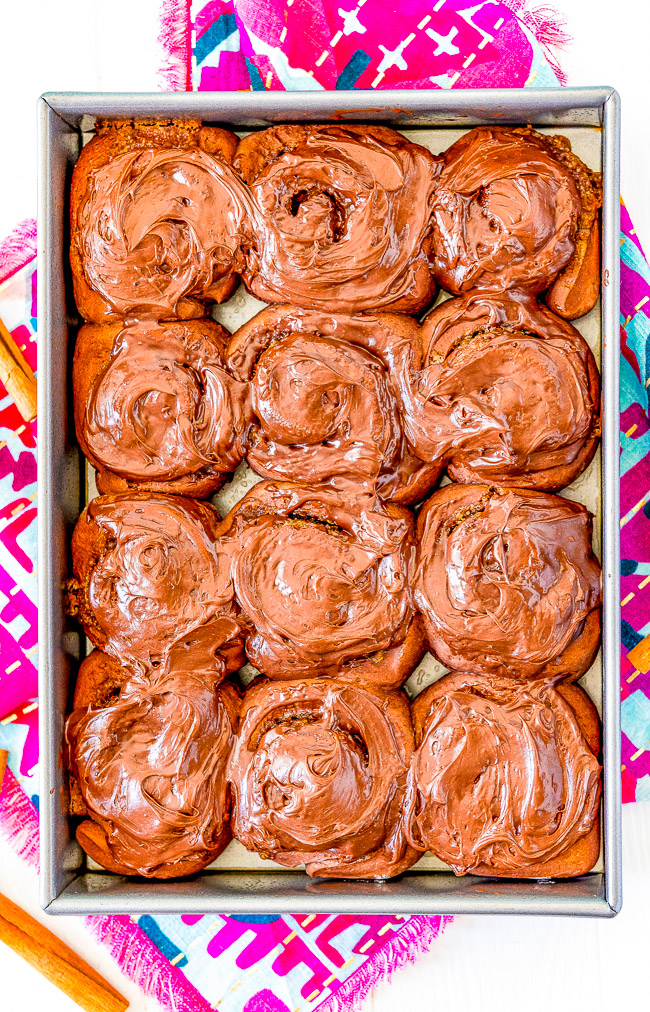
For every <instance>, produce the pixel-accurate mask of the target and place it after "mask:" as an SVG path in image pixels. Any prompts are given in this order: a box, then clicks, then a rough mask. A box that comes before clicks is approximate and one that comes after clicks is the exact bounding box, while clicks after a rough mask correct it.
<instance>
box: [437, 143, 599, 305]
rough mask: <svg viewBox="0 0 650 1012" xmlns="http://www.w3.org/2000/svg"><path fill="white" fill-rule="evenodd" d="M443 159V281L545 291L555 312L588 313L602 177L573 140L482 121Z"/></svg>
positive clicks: (595, 285)
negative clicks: (579, 153)
mask: <svg viewBox="0 0 650 1012" xmlns="http://www.w3.org/2000/svg"><path fill="white" fill-rule="evenodd" d="M443 160H444V164H443V167H442V171H441V172H440V175H439V177H438V180H437V186H436V191H435V195H434V204H433V221H434V231H433V248H434V259H433V263H434V273H435V276H436V279H437V281H438V283H439V284H440V285H441V286H442V287H443V288H445V289H446V290H447V291H449V292H452V293H453V294H455V295H458V294H460V293H461V292H466V291H467V290H468V289H470V288H480V289H483V290H485V291H505V290H507V289H510V288H522V289H525V290H527V291H529V292H532V293H537V292H542V291H544V290H545V289H547V288H548V289H549V292H548V296H547V298H548V303H549V306H550V307H551V309H553V310H554V312H556V313H559V314H560V315H561V316H564V317H566V318H567V319H575V318H576V317H578V316H582V315H583V314H584V313H587V312H588V311H589V310H590V309H591V308H592V307H593V305H594V304H595V302H596V299H597V297H598V290H599V283H600V277H599V275H600V262H599V261H600V254H599V239H598V208H599V206H600V203H601V192H600V191H601V187H600V178H599V177H598V176H597V175H596V174H595V173H593V172H591V171H590V170H589V169H588V168H587V167H586V166H585V165H584V164H583V163H582V162H581V161H580V159H579V158H578V157H577V156H576V155H575V154H573V152H572V151H571V145H570V143H569V141H568V140H567V139H566V137H561V136H557V137H552V136H548V135H544V134H540V133H537V131H535V130H532V129H530V128H526V129H509V128H504V127H477V128H476V129H475V130H470V131H469V132H468V133H466V134H464V135H463V136H462V137H461V138H460V140H458V141H456V143H455V144H452V146H451V147H450V148H449V149H448V150H447V151H446V152H445V154H444V159H443ZM549 286H550V288H549Z"/></svg>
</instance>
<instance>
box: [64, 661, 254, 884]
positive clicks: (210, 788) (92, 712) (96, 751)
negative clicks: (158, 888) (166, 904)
mask: <svg viewBox="0 0 650 1012" xmlns="http://www.w3.org/2000/svg"><path fill="white" fill-rule="evenodd" d="M91 657H92V655H91ZM89 660H90V658H89ZM86 663H87V662H86ZM113 663H114V665H115V666H117V665H116V662H113ZM82 677H83V676H82ZM75 702H76V704H77V705H76V706H75V709H74V710H73V712H72V714H71V716H70V717H69V718H68V720H67V723H66V729H65V737H66V747H67V754H68V764H69V768H70V771H71V775H72V778H73V783H74V790H75V792H76V795H77V797H78V798H80V799H81V800H80V802H79V801H78V802H77V805H76V806H75V808H73V812H75V814H81V815H85V816H87V818H85V819H84V821H83V822H81V824H80V825H79V827H78V828H77V840H78V841H79V843H80V844H81V846H82V847H83V849H84V850H85V851H86V853H87V854H89V856H90V857H92V858H93V859H94V860H95V861H97V862H98V863H99V864H101V865H102V866H103V867H104V868H106V869H107V870H108V871H112V872H116V873H117V874H122V875H144V876H146V877H151V878H171V877H176V876H179V875H190V874H192V873H193V872H197V871H200V870H201V869H202V868H205V867H206V865H208V864H210V862H211V861H213V860H214V859H215V858H216V857H217V856H218V855H219V854H220V853H221V851H222V850H223V849H224V847H225V846H226V844H227V843H228V842H229V840H230V838H231V835H230V825H229V808H230V799H229V792H228V787H227V781H226V765H227V761H228V757H229V754H230V750H231V748H232V745H233V743H234V732H235V729H236V727H237V720H238V712H239V697H238V693H237V690H236V689H235V687H234V686H233V685H230V684H229V683H227V682H224V683H223V684H221V685H220V686H218V687H216V686H215V684H214V682H213V681H210V680H209V679H206V678H205V677H204V676H201V675H194V674H191V673H189V672H184V673H183V674H178V673H176V674H174V675H170V674H169V673H156V674H153V675H131V677H130V678H128V679H127V680H126V681H125V682H124V684H123V685H122V687H121V690H120V692H119V696H118V697H117V698H115V699H112V700H111V701H110V702H108V703H105V704H104V705H102V706H100V707H99V708H96V707H94V706H93V705H92V704H91V705H85V706H82V705H79V697H77V699H76V701H75Z"/></svg>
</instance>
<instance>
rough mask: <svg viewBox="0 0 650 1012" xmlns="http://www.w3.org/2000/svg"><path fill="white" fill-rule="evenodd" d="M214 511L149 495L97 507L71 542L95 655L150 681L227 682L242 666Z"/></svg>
mask: <svg viewBox="0 0 650 1012" xmlns="http://www.w3.org/2000/svg"><path fill="white" fill-rule="evenodd" d="M219 522H220V516H219V513H218V512H217V510H215V509H214V507H213V506H210V505H208V504H207V503H202V502H198V501H196V500H193V499H186V498H184V497H182V496H168V495H162V494H156V493H148V492H134V493H128V494H120V495H115V496H99V497H98V498H96V499H93V500H92V501H91V502H90V503H89V504H88V506H87V507H86V509H85V510H84V511H83V513H82V514H81V516H80V518H79V520H78V521H77V525H76V527H75V530H74V533H73V536H72V563H73V570H74V575H75V581H74V585H73V587H72V588H69V590H72V593H73V598H74V601H73V610H74V611H76V614H77V616H78V618H79V621H80V622H81V624H82V625H83V627H84V629H85V631H86V634H87V635H88V637H89V638H90V640H91V642H92V643H93V645H94V646H96V647H98V648H99V649H101V650H104V651H105V652H106V653H108V654H110V655H111V656H112V657H115V658H116V659H117V660H118V661H119V662H120V663H122V664H125V665H126V666H129V667H133V668H136V669H137V670H140V671H143V672H151V671H154V670H160V671H175V672H191V673H194V674H198V673H200V672H204V673H205V674H206V676H210V677H212V678H214V677H217V676H219V677H221V678H223V677H224V676H225V675H226V674H227V673H228V672H229V671H236V670H237V668H239V667H241V664H242V663H243V656H244V655H243V649H242V629H241V626H240V624H239V619H238V613H237V608H236V605H235V603H234V600H233V593H232V585H231V580H230V568H229V561H228V559H227V558H224V557H223V555H222V554H221V553H220V551H219V546H218V544H217V540H216V539H217V533H218V527H219Z"/></svg>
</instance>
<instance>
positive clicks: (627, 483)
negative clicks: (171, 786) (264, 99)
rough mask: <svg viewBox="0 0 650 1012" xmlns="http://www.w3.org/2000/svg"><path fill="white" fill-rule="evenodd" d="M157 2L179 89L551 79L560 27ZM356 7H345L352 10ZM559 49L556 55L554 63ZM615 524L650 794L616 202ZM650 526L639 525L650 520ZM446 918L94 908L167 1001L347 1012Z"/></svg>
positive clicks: (14, 658) (12, 546)
mask: <svg viewBox="0 0 650 1012" xmlns="http://www.w3.org/2000/svg"><path fill="white" fill-rule="evenodd" d="M339 3H340V0H337V2H336V3H331V2H330V0H264V2H263V3H259V0H256V2H253V0H234V2H233V0H210V2H205V0H200V2H197V0H194V2H193V3H190V2H189V0H165V2H164V7H163V9H164V13H165V17H164V20H163V27H162V33H161V39H162V42H163V45H164V47H165V50H166V54H167V61H166V66H165V68H164V76H165V81H166V83H167V85H168V86H171V87H174V88H180V89H184V88H194V89H199V88H200V89H204V90H205V89H207V90H214V89H224V90H232V89H246V90H249V89H253V90H257V89H265V88H279V89H308V88H309V89H314V88H329V89H335V88H338V89H342V88H377V89H383V88H392V87H397V88H410V87H427V88H428V87H440V88H450V87H480V86H492V87H494V86H523V85H530V84H535V85H536V86H538V87H539V86H541V85H554V84H557V82H558V80H562V75H561V72H560V71H559V70H558V68H557V66H556V65H554V64H553V63H552V56H551V54H550V51H549V46H552V45H553V44H555V43H558V42H561V41H562V40H563V39H564V38H566V37H565V36H563V34H562V32H561V30H560V29H559V28H558V23H557V20H556V19H555V18H554V17H553V16H552V12H549V11H548V10H547V9H546V8H541V9H538V10H537V12H536V13H534V12H530V11H528V10H527V9H526V3H525V0H504V2H502V3H499V2H498V0H482V2H481V0H475V2H473V0H437V2H435V0H431V2H429V3H425V2H421V0H418V2H414V0H408V2H407V3H404V4H395V5H393V6H391V5H390V4H387V3H385V2H384V0H358V2H357V3H356V4H355V3H344V4H342V5H341V6H339ZM348 8H350V9H349V10H348ZM549 56H551V63H549V62H548V60H549ZM34 237H35V229H34V225H33V223H24V225H23V226H22V227H21V228H20V229H19V230H17V232H16V233H15V234H14V236H13V237H10V240H8V241H7V242H6V243H5V244H2V245H0V316H1V317H2V318H3V319H4V321H5V322H6V323H7V325H8V326H9V328H10V329H11V330H12V332H13V334H14V337H16V338H17V339H18V343H19V344H20V345H21V346H22V345H24V346H25V355H26V357H27V359H28V361H29V362H30V364H32V365H34V364H35V363H34V350H35V336H36V307H35V301H34V292H35V277H36V273H35V261H34V260H33V256H34ZM621 260H622V265H621V266H622V319H621V324H622V335H623V348H622V357H621V398H622V403H621V408H622V412H623V414H622V421H621V425H622V443H623V457H622V471H623V477H622V482H621V503H622V505H621V511H622V512H621V516H622V520H621V526H622V534H621V537H622V557H623V559H624V562H623V574H624V575H623V587H624V589H623V595H624V596H623V602H622V606H623V623H622V629H623V642H624V646H623V670H622V688H623V731H624V735H623V754H624V760H623V761H624V766H623V784H624V797H625V800H634V798H635V797H636V798H649V797H650V751H645V749H646V748H650V624H649V623H648V618H650V615H649V614H648V610H649V609H648V594H649V593H650V527H649V525H648V521H649V520H650V509H649V508H648V504H649V503H650V442H649V440H650V435H649V432H650V423H649V421H648V386H649V384H650V380H649V379H648V365H649V363H648V359H649V358H650V344H649V340H648V334H649V333H650V319H649V317H650V270H649V268H648V265H647V263H646V261H645V259H644V257H643V253H642V251H641V249H640V246H639V244H638V241H637V239H636V236H635V235H634V229H633V228H632V226H631V223H630V221H629V218H628V216H627V214H626V212H625V210H623V221H622V236H621ZM3 393H4V391H2V390H1V389H0V425H2V428H3V432H2V433H0V518H1V519H0V651H1V653H0V713H2V714H4V716H3V717H2V719H0V748H6V749H7V750H8V751H9V770H8V772H7V774H6V777H5V781H4V784H3V789H2V792H1V793H0V831H2V832H3V833H4V835H5V836H6V837H7V838H8V839H9V840H10V842H11V843H12V845H13V846H14V848H15V849H16V850H17V851H18V852H19V853H21V854H22V855H23V856H24V857H25V859H26V860H28V861H29V862H30V863H31V864H32V865H34V866H35V867H36V866H37V863H38V850H37V847H38V842H37V841H38V816H37V808H38V786H37V781H36V775H35V774H36V764H37V757H38V738H37V713H38V705H37V700H36V699H35V693H36V681H35V679H36V664H37V662H36V594H35V582H36V537H35V517H36V509H35V505H34V496H35V491H36V486H35V436H36V428H35V425H34V424H32V425H30V426H25V425H23V424H22V421H21V419H20V418H19V416H18V414H17V412H16V409H15V408H14V407H13V405H12V404H11V402H10V401H9V399H8V398H7V397H6V396H2V395H3ZM644 525H645V526H644ZM448 920H449V919H448V918H440V917H403V918H399V917H376V916H368V917H348V916H338V915H330V916H321V915H318V916H298V917H292V916H288V915H285V916H267V917H254V916H239V917H225V916H220V915H209V916H204V917H195V916H191V917H190V916H187V917H179V916H157V917H155V918H154V917H151V916H149V915H146V914H145V915H142V916H141V917H136V918H131V917H127V916H121V917H92V918H87V923H88V927H89V929H90V930H91V931H92V932H93V934H94V935H95V936H96V937H97V938H98V939H99V940H100V941H101V942H102V944H104V945H105V946H107V948H108V949H109V951H110V952H111V953H112V954H113V955H114V957H115V958H116V960H117V961H118V963H119V964H120V966H121V968H122V970H123V971H124V973H125V974H127V975H128V976H129V977H131V978H132V979H134V980H136V981H137V982H138V983H139V984H140V986H141V987H142V988H143V990H144V991H146V992H147V993H148V994H151V995H153V996H155V997H156V998H157V999H158V1000H159V1001H160V1002H161V1004H162V1005H163V1006H164V1007H166V1008H169V1009H173V1010H174V1012H208V1010H209V1009H214V1008H216V1007H217V1006H218V1008H219V1010H220V1012H311V1010H315V1009H318V1010H319V1012H339V1010H340V1012H343V1010H350V1009H353V1008H356V1007H357V1006H358V1004H359V1002H360V1000H361V999H362V998H363V997H364V995H365V994H367V992H368V990H369V989H370V988H371V987H372V986H373V985H374V984H375V983H377V982H378V981H379V980H381V979H383V978H384V977H386V975H389V974H390V973H391V972H392V971H393V970H395V969H397V968H398V967H399V966H401V965H403V964H404V963H405V962H409V961H413V960H414V959H416V958H417V956H418V954H419V953H420V952H421V951H423V950H425V949H427V948H429V947H430V946H431V944H432V943H433V942H434V940H435V939H436V937H437V936H438V934H439V933H440V931H441V930H442V929H443V928H444V926H445V924H446V922H447V921H448Z"/></svg>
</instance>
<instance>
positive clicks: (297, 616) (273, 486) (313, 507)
mask: <svg viewBox="0 0 650 1012" xmlns="http://www.w3.org/2000/svg"><path fill="white" fill-rule="evenodd" d="M220 545H221V548H222V550H223V551H228V552H229V553H230V557H231V559H232V585H233V589H234V595H235V598H236V600H237V603H238V605H239V608H240V609H241V621H242V623H243V625H244V627H245V629H246V631H247V636H246V654H247V656H248V659H249V660H250V661H251V663H252V664H253V665H254V666H255V667H256V668H257V669H258V670H259V671H261V672H262V673H263V674H265V675H268V676H269V677H270V678H275V679H282V680H286V679H297V678H306V677H315V676H317V675H318V676H320V675H329V676H332V677H336V678H339V679H343V678H347V679H352V680H354V681H355V682H358V681H362V682H365V683H367V684H370V685H378V686H382V687H384V688H394V687H396V686H398V685H401V684H402V682H403V681H404V680H405V679H406V678H407V677H408V675H409V674H410V673H411V671H412V670H413V668H414V667H415V665H416V664H417V663H418V661H419V660H420V658H421V657H422V654H423V652H424V638H423V631H422V624H421V620H420V618H419V616H417V614H416V611H415V607H414V603H413V594H412V590H411V578H412V566H413V561H414V551H415V545H414V524H413V517H412V515H411V514H410V513H409V511H408V510H406V509H404V508H402V507H399V506H394V505H392V504H390V503H389V504H382V502H381V501H380V500H378V499H377V498H376V497H375V496H374V495H372V494H371V493H369V492H367V491H364V490H363V489H361V488H359V486H357V485H352V484H347V483H342V484H341V486H340V487H337V486H335V485H334V484H331V485H323V486H315V485H314V486H310V485H299V484H297V483H292V482H270V481H265V482H260V483H259V484H257V485H255V486H254V487H253V488H252V489H251V490H250V491H249V492H248V493H247V494H246V495H245V496H244V498H243V499H242V500H241V501H240V502H239V503H237V505H236V506H235V507H234V508H233V509H232V510H231V511H230V513H229V514H228V516H227V517H226V518H225V519H224V522H223V526H222V533H221V539H220Z"/></svg>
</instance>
